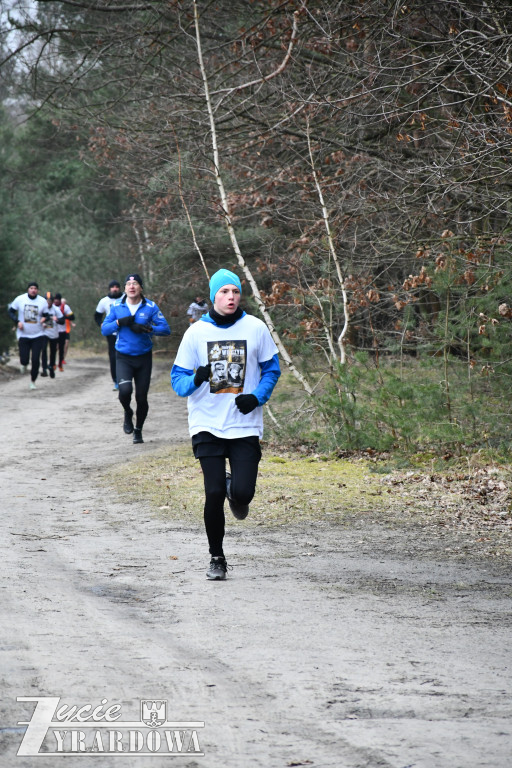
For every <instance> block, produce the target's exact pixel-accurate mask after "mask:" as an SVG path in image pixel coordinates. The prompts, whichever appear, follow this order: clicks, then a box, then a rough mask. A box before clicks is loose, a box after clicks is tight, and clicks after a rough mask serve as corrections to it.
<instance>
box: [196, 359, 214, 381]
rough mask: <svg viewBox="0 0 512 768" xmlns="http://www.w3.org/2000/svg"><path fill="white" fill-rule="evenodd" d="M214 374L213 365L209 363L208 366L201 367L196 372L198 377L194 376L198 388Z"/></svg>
mask: <svg viewBox="0 0 512 768" xmlns="http://www.w3.org/2000/svg"><path fill="white" fill-rule="evenodd" d="M211 372H212V364H211V363H208V365H200V366H199V368H197V370H196V375H195V376H194V384H195V385H196V387H200V386H201V384H204V382H205V381H208V379H209V378H210V374H211Z"/></svg>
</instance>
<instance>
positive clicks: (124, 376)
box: [101, 273, 171, 443]
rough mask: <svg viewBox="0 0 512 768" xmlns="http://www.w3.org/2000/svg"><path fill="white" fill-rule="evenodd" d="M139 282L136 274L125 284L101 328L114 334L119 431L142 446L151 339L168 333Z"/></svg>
mask: <svg viewBox="0 0 512 768" xmlns="http://www.w3.org/2000/svg"><path fill="white" fill-rule="evenodd" d="M142 287H143V286H142V279H141V278H140V276H139V275H138V274H136V273H133V274H131V275H128V277H127V278H126V281H125V286H124V290H125V295H124V296H123V297H122V298H121V299H118V300H117V301H115V302H114V304H112V306H111V307H110V312H109V314H108V317H106V318H105V320H104V321H103V324H102V326H101V332H102V334H103V335H104V336H110V335H111V334H112V333H115V332H116V331H117V333H118V336H117V341H116V351H117V355H116V370H117V383H118V385H119V401H120V403H121V405H122V406H123V408H124V422H123V430H124V431H125V433H126V434H127V435H131V434H132V432H133V442H134V443H143V442H144V440H143V439H142V427H143V426H144V422H145V420H146V416H147V414H148V410H149V404H148V391H149V385H150V382H151V368H152V363H153V360H152V349H153V339H152V335H153V334H155V336H169V334H170V333H171V329H170V328H169V325H168V323H167V320H166V319H165V317H164V316H163V315H162V313H161V312H160V310H159V308H158V307H157V305H156V304H155V302H154V301H150V299H147V298H146V297H145V296H144V295H143V293H142ZM132 382H135V400H136V403H137V410H136V421H135V427H134V425H133V410H132V408H131V405H130V403H131V398H132V392H133V383H132Z"/></svg>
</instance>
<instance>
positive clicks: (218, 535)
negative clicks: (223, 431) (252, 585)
mask: <svg viewBox="0 0 512 768" xmlns="http://www.w3.org/2000/svg"><path fill="white" fill-rule="evenodd" d="M226 442H230V441H228V440H227V441H226ZM233 453H235V452H233V451H232V452H231V455H230V456H229V464H230V468H231V494H232V496H233V498H234V499H236V501H237V502H238V503H239V504H250V502H251V501H252V499H253V496H254V492H255V490H256V478H257V476H258V462H259V459H256V460H248V459H245V458H242V459H240V458H238V457H237V456H236V453H235V455H233ZM199 461H200V462H201V469H202V470H203V478H204V492H205V497H206V498H205V503H204V524H205V528H206V535H207V537H208V545H209V549H210V554H211V555H212V557H223V556H224V551H223V549H222V542H223V540H224V527H225V518H224V501H225V498H226V460H225V458H224V456H200V457H199Z"/></svg>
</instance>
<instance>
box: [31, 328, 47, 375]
mask: <svg viewBox="0 0 512 768" xmlns="http://www.w3.org/2000/svg"><path fill="white" fill-rule="evenodd" d="M44 339H45V337H44V336H36V337H35V339H31V342H32V344H31V346H32V369H31V371H30V377H31V379H32V381H35V380H36V379H37V376H38V374H39V364H40V361H41V350H42V348H43V342H44Z"/></svg>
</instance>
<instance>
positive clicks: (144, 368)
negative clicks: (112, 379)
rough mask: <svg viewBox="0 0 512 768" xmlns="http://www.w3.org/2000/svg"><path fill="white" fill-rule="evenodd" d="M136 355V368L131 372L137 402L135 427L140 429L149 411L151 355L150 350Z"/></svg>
mask: <svg viewBox="0 0 512 768" xmlns="http://www.w3.org/2000/svg"><path fill="white" fill-rule="evenodd" d="M137 357H138V362H137V368H136V370H135V371H134V374H133V380H134V382H135V400H136V403H137V410H136V422H135V427H136V429H142V427H143V426H144V422H145V421H146V416H147V415H148V411H149V403H148V392H149V385H150V383H151V370H152V366H153V355H152V353H151V352H146V353H145V354H144V355H137Z"/></svg>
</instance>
